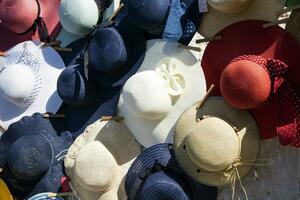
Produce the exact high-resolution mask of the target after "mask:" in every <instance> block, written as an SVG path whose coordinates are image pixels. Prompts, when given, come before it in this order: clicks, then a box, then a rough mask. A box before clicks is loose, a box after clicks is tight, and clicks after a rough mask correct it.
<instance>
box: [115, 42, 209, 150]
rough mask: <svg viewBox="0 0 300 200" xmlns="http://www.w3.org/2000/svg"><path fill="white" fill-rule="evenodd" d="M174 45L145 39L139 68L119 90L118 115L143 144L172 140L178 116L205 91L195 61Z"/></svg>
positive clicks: (148, 144) (187, 53)
mask: <svg viewBox="0 0 300 200" xmlns="http://www.w3.org/2000/svg"><path fill="white" fill-rule="evenodd" d="M177 45H178V43H167V42H164V41H162V40H150V41H148V42H147V51H146V55H145V59H144V61H143V63H142V65H141V67H140V69H139V71H138V72H137V73H136V74H135V75H133V76H132V77H131V78H130V79H129V80H128V81H127V82H126V83H125V85H124V87H123V91H122V93H121V97H120V100H119V107H118V114H119V115H121V116H123V117H124V118H125V119H124V122H125V124H126V125H127V126H128V128H129V130H130V131H131V132H132V134H133V135H134V136H135V138H136V139H137V141H138V142H139V143H140V144H141V145H143V146H145V147H149V146H152V145H154V144H158V143H165V142H168V143H172V141H173V139H172V135H173V128H174V125H175V123H176V121H177V119H178V117H179V116H180V115H181V114H182V112H183V111H184V110H185V109H186V108H187V107H189V106H190V105H191V104H192V103H193V102H195V101H196V100H198V99H201V98H203V96H204V95H205V93H206V89H205V88H206V82H205V78H204V74H203V71H202V69H201V67H200V64H199V60H198V59H197V58H196V57H195V56H194V55H193V54H192V53H191V52H190V51H189V50H187V49H182V48H178V47H177Z"/></svg>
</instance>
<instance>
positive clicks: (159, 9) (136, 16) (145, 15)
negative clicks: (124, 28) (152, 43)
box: [124, 0, 170, 32]
mask: <svg viewBox="0 0 300 200" xmlns="http://www.w3.org/2000/svg"><path fill="white" fill-rule="evenodd" d="M124 3H125V6H127V11H128V17H129V19H130V21H131V22H132V23H133V24H134V25H135V26H137V27H138V28H140V29H142V30H144V31H146V32H149V31H151V30H153V29H155V28H157V27H160V26H163V25H164V24H165V21H166V19H167V17H168V12H169V8H170V0H125V1H124Z"/></svg>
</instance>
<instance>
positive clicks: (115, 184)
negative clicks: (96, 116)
mask: <svg viewBox="0 0 300 200" xmlns="http://www.w3.org/2000/svg"><path fill="white" fill-rule="evenodd" d="M139 153H140V147H139V145H138V144H137V143H136V142H135V140H134V137H133V136H132V135H131V133H130V132H129V130H128V129H127V127H126V126H125V125H124V124H122V123H119V122H116V121H109V122H101V121H100V120H99V121H97V122H95V123H94V124H92V125H90V126H88V127H87V129H86V130H85V131H84V133H82V134H81V135H80V136H79V137H78V138H77V139H76V140H75V142H74V143H73V144H72V146H71V147H70V148H69V151H68V153H67V155H66V157H65V168H66V173H67V175H68V176H69V177H70V179H71V187H72V189H73V191H74V193H75V195H76V196H77V197H78V198H79V199H82V200H87V199H88V200H118V199H125V198H126V193H125V189H124V177H125V176H126V173H127V171H128V169H129V167H130V165H131V163H132V162H133V160H134V159H135V158H136V156H137V155H138V154H139Z"/></svg>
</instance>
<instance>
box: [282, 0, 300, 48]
mask: <svg viewBox="0 0 300 200" xmlns="http://www.w3.org/2000/svg"><path fill="white" fill-rule="evenodd" d="M299 4H300V2H299ZM289 18H290V20H289V22H287V23H286V27H285V29H286V31H287V32H289V33H291V34H292V35H293V37H294V38H295V39H296V40H297V42H298V44H300V33H299V29H300V10H299V9H298V10H294V11H293V12H292V13H291V15H290V17H289Z"/></svg>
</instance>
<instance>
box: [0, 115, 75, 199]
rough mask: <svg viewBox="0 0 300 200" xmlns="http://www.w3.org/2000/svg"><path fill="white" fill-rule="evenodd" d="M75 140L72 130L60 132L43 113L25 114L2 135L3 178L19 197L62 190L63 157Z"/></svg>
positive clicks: (1, 163) (1, 159)
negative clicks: (70, 131)
mask: <svg viewBox="0 0 300 200" xmlns="http://www.w3.org/2000/svg"><path fill="white" fill-rule="evenodd" d="M72 142H73V139H72V136H71V134H70V133H68V132H63V133H61V134H59V133H57V131H55V130H54V128H53V126H52V124H51V122H50V121H49V119H45V118H43V115H42V114H38V113H36V114H34V115H32V116H31V117H28V116H26V117H23V118H22V119H21V120H19V121H18V122H15V123H13V124H11V125H10V126H9V128H8V129H7V131H6V132H4V134H3V135H2V137H1V140H0V166H1V167H2V168H3V169H4V173H3V174H1V178H2V179H3V180H4V181H5V182H6V184H7V185H8V187H9V189H10V191H11V192H12V194H13V195H14V196H15V197H17V198H18V199H24V198H26V197H30V196H32V195H35V194H38V193H41V192H59V191H60V190H61V178H62V177H63V176H65V173H64V170H63V157H64V155H65V154H66V153H67V150H68V148H69V146H70V145H71V144H72Z"/></svg>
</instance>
